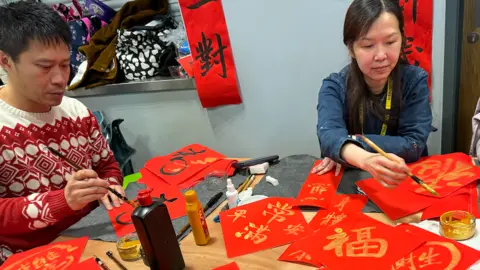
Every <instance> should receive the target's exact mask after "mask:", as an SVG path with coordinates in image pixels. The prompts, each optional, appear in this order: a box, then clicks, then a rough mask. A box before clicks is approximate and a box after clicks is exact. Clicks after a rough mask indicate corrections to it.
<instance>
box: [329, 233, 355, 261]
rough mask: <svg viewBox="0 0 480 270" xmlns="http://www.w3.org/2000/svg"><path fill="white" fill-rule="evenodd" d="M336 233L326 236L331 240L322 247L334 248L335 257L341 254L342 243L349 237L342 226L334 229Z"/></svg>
mask: <svg viewBox="0 0 480 270" xmlns="http://www.w3.org/2000/svg"><path fill="white" fill-rule="evenodd" d="M335 232H336V234H334V235H330V236H327V239H329V240H332V241H331V242H330V243H329V244H328V245H326V246H324V247H323V250H332V249H334V250H335V255H337V257H342V256H343V244H345V243H346V242H347V241H348V239H349V238H350V237H349V236H348V235H347V233H345V232H344V231H343V229H342V228H336V229H335Z"/></svg>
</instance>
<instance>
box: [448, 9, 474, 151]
mask: <svg viewBox="0 0 480 270" xmlns="http://www.w3.org/2000/svg"><path fill="white" fill-rule="evenodd" d="M449 1H450V0H449ZM475 5H477V9H478V10H480V6H479V5H480V0H465V2H464V9H463V33H462V58H461V69H460V89H459V96H458V118H457V139H456V151H460V152H464V153H467V154H468V152H469V150H470V142H471V139H472V117H473V114H474V112H475V106H476V105H477V101H478V99H479V98H480V14H477V15H475V13H476V12H475ZM477 13H478V12H477ZM475 17H477V18H475Z"/></svg>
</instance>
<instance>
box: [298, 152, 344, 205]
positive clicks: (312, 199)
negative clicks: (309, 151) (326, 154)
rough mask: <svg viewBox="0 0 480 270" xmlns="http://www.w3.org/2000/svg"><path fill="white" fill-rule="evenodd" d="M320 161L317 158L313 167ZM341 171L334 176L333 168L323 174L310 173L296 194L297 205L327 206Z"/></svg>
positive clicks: (339, 178)
mask: <svg viewBox="0 0 480 270" xmlns="http://www.w3.org/2000/svg"><path fill="white" fill-rule="evenodd" d="M321 162H322V161H321V160H317V161H316V162H315V164H313V167H315V166H317V165H318V164H320V163H321ZM313 167H312V168H313ZM342 173H343V172H341V173H339V175H337V176H335V170H332V171H330V172H328V173H325V174H323V175H318V174H315V173H310V174H309V175H308V177H307V180H305V182H304V183H303V186H302V189H301V190H300V192H299V193H298V195H297V205H299V206H315V207H320V208H328V207H329V205H330V201H331V199H332V197H333V196H334V195H335V193H336V191H337V187H338V185H339V184H340V180H341V179H342Z"/></svg>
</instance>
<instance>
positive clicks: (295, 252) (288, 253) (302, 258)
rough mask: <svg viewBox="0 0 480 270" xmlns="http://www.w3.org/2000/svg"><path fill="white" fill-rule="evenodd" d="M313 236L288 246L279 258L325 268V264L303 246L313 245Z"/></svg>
mask: <svg viewBox="0 0 480 270" xmlns="http://www.w3.org/2000/svg"><path fill="white" fill-rule="evenodd" d="M311 244H312V243H311V237H307V238H304V239H301V240H298V241H296V242H294V243H292V244H291V245H290V246H288V248H287V249H286V250H285V251H284V252H283V253H282V255H280V257H278V259H277V260H279V261H284V262H296V263H304V264H308V265H313V266H316V267H320V268H323V265H322V264H321V263H319V262H317V261H315V260H314V259H313V258H312V255H310V254H309V253H308V252H306V251H304V250H303V249H302V247H304V246H308V245H311Z"/></svg>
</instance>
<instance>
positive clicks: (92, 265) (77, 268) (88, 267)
mask: <svg viewBox="0 0 480 270" xmlns="http://www.w3.org/2000/svg"><path fill="white" fill-rule="evenodd" d="M68 270H103V269H102V268H101V267H100V266H99V265H98V264H97V262H96V261H95V259H94V258H89V259H86V260H85V261H83V262H81V263H78V264H76V265H74V266H72V267H71V268H68Z"/></svg>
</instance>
